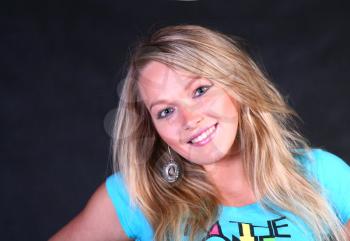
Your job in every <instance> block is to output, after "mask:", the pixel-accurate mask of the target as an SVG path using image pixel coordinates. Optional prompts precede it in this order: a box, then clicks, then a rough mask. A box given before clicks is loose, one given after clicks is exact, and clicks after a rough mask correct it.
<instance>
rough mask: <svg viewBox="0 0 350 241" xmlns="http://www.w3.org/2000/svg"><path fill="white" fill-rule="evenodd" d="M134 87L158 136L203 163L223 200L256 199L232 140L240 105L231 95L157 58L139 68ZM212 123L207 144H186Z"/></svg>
mask: <svg viewBox="0 0 350 241" xmlns="http://www.w3.org/2000/svg"><path fill="white" fill-rule="evenodd" d="M138 86H139V92H140V94H141V97H142V99H143V101H144V103H145V105H146V106H147V108H148V111H149V113H150V114H151V117H152V121H153V124H154V127H155V128H156V130H157V132H158V134H159V136H160V137H161V138H162V139H163V140H164V141H165V142H166V143H167V144H168V145H169V146H170V148H171V149H172V150H173V151H176V152H177V153H179V154H180V155H181V156H183V157H184V158H185V159H187V160H189V161H191V162H193V163H196V164H199V165H202V166H203V167H204V169H205V170H206V173H207V175H208V177H209V178H210V179H211V181H212V182H213V183H214V184H215V185H216V186H217V188H218V189H219V193H220V196H221V198H220V199H221V202H222V203H223V204H225V205H234V206H242V205H247V204H250V203H252V202H254V201H255V198H254V195H253V192H252V190H251V189H250V188H249V185H248V181H247V178H246V177H245V176H244V172H243V167H242V161H241V154H240V153H239V151H237V150H238V148H237V145H236V142H235V140H236V136H237V130H238V119H239V105H238V103H237V102H236V101H235V100H234V99H233V98H231V97H230V96H229V95H228V94H227V93H226V92H225V91H224V90H223V89H222V88H220V87H219V86H217V85H215V83H213V82H212V81H210V80H208V79H205V78H199V77H197V76H194V75H191V74H190V73H188V72H185V71H183V70H175V69H171V68H169V67H168V66H166V65H164V64H162V63H159V62H155V61H153V62H150V63H148V64H147V65H146V66H145V68H144V69H143V70H142V71H141V74H140V79H139V82H138ZM214 124H217V127H216V131H215V133H214V138H213V139H212V140H211V141H210V142H209V143H207V144H206V145H204V146H200V147H198V146H194V145H193V144H189V143H188V141H189V140H190V139H191V137H192V136H193V135H195V134H196V133H198V132H199V131H200V130H203V129H207V128H209V127H211V126H213V125H214Z"/></svg>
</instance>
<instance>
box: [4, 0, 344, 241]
mask: <svg viewBox="0 0 350 241" xmlns="http://www.w3.org/2000/svg"><path fill="white" fill-rule="evenodd" d="M1 5H3V6H2V7H1V10H0V11H1V16H0V17H1V21H0V27H1V39H0V41H1V42H0V56H1V75H0V78H1V89H0V108H1V127H2V130H1V137H2V142H1V147H0V148H1V149H0V150H1V169H0V170H1V172H0V183H1V184H0V185H1V186H0V188H1V198H0V204H1V205H0V207H1V209H2V210H1V214H0V217H1V218H0V220H1V224H0V227H1V228H0V230H1V238H0V239H1V240H6V241H7V240H21V241H22V240H33V241H34V240H46V239H47V238H48V237H49V236H50V235H51V234H52V233H54V232H55V231H57V230H58V229H59V228H60V227H61V226H63V225H64V224H65V223H67V222H68V221H69V220H70V219H71V218H72V217H73V216H74V215H76V214H77V213H78V212H79V211H80V210H81V209H82V208H83V207H84V205H85V203H86V201H87V200H88V198H89V196H90V195H91V194H92V193H93V191H94V190H95V189H96V188H97V187H98V185H100V184H101V183H102V182H103V181H104V179H105V177H106V176H107V175H109V174H110V173H111V165H110V163H111V162H110V155H109V142H110V139H109V135H108V134H107V132H106V131H105V124H106V123H107V126H108V120H109V117H108V113H109V112H110V111H111V110H113V109H114V108H115V107H116V106H117V103H118V94H117V92H116V89H117V86H118V81H119V80H120V79H121V78H122V76H123V71H122V68H123V65H124V62H125V58H126V56H127V53H128V48H129V47H130V45H131V44H132V43H133V42H135V41H136V40H137V39H138V37H140V36H143V35H144V34H145V33H147V32H148V31H149V30H150V29H151V28H157V27H160V26H164V25H168V24H180V23H192V24H201V25H205V26H208V27H212V28H214V29H217V30H220V31H223V32H225V33H228V34H234V35H238V36H240V37H242V38H244V39H245V40H246V41H247V42H248V43H249V45H250V46H251V49H252V52H253V53H254V55H255V58H256V59H257V60H258V61H259V62H260V63H261V64H263V65H264V66H265V69H266V70H267V72H268V73H269V75H270V76H271V78H272V80H273V81H274V82H275V83H276V85H277V86H278V88H279V89H280V90H281V91H282V93H283V94H284V95H285V96H288V100H289V103H290V104H291V105H292V106H293V107H294V108H295V109H296V110H297V112H298V113H299V114H300V116H301V118H302V119H303V121H304V123H303V125H302V129H303V131H304V134H305V135H306V137H307V138H308V139H309V140H310V142H311V143H312V145H313V146H316V147H322V148H326V149H327V150H329V151H331V152H333V153H335V154H337V155H339V156H340V157H342V158H344V159H346V160H350V149H349V147H348V146H349V142H350V131H349V127H348V124H349V123H350V121H349V111H348V106H349V100H350V96H349V91H350V86H349V75H350V66H349V63H350V61H349V55H350V50H349V40H350V33H349V23H350V21H349V20H350V19H349V10H350V8H349V7H348V6H346V5H345V4H344V3H341V2H334V1H324V2H320V1H313V2H312V1H242V2H238V1H194V2H189V1H166V0H164V1H159V2H151V1H139V2H136V1H119V2H118V1H112V0H110V1H98V0H96V1H48V2H41V3H39V2H34V1H23V2H18V1H17V2H16V1H12V2H10V1H8V3H6V4H5V3H2V4H1ZM107 129H108V128H107Z"/></svg>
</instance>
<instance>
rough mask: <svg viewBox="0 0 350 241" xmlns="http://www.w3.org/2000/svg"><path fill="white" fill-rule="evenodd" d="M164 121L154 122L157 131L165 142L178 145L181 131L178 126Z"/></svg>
mask: <svg viewBox="0 0 350 241" xmlns="http://www.w3.org/2000/svg"><path fill="white" fill-rule="evenodd" d="M162 121H163V122H164V123H157V124H154V126H155V128H156V131H157V132H158V134H159V136H160V137H161V138H162V140H163V141H164V142H166V143H167V144H169V145H172V146H173V145H176V143H178V142H179V131H178V128H177V126H176V125H175V124H174V123H172V122H170V121H168V120H162Z"/></svg>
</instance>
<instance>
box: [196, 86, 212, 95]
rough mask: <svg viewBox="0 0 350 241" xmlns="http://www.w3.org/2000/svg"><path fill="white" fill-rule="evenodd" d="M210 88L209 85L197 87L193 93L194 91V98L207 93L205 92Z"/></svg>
mask: <svg viewBox="0 0 350 241" xmlns="http://www.w3.org/2000/svg"><path fill="white" fill-rule="evenodd" d="M210 87H211V85H203V86H200V87H198V88H197V89H196V90H195V91H194V97H198V96H201V95H203V94H205V92H207V90H208V89H209V88H210Z"/></svg>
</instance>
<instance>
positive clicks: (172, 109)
mask: <svg viewBox="0 0 350 241" xmlns="http://www.w3.org/2000/svg"><path fill="white" fill-rule="evenodd" d="M211 86H212V85H202V86H199V87H198V88H197V89H195V91H194V94H195V93H196V92H197V91H198V90H199V89H205V90H204V92H203V93H202V94H200V95H196V96H194V98H197V97H200V96H202V95H204V94H205V93H206V92H207V91H208V90H209V88H210V87H211ZM166 110H168V111H169V110H171V111H170V112H168V114H169V113H170V114H171V113H173V112H174V108H169V107H167V108H165V109H163V110H161V111H159V112H158V114H157V118H158V119H163V118H166V117H168V115H166V116H162V113H163V112H164V111H166Z"/></svg>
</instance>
